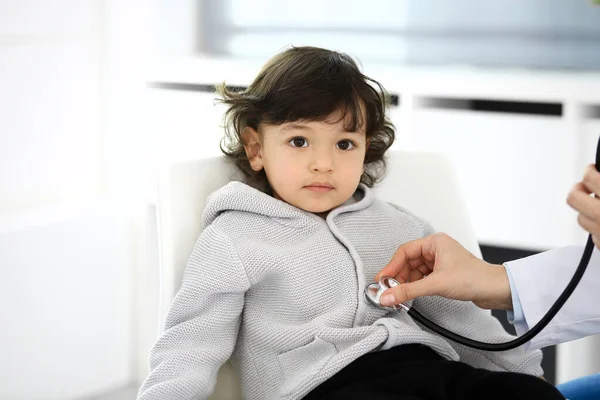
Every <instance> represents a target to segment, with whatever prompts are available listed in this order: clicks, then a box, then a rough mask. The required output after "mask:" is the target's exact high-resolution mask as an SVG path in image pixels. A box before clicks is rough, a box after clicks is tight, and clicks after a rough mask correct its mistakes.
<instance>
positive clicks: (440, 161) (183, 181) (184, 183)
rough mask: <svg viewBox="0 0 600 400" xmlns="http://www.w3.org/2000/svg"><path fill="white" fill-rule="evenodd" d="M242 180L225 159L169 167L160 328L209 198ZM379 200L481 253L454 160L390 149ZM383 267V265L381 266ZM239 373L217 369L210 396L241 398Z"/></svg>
mask: <svg viewBox="0 0 600 400" xmlns="http://www.w3.org/2000/svg"><path fill="white" fill-rule="evenodd" d="M236 178H239V173H237V171H235V169H234V167H233V165H231V164H229V163H227V162H226V161H225V159H224V158H222V157H214V158H208V159H201V160H194V161H187V162H183V163H178V164H174V165H171V166H170V167H169V168H168V170H166V171H165V172H164V174H162V175H161V177H160V179H159V185H158V234H159V256H160V310H159V324H160V329H159V330H162V327H163V323H164V320H165V316H166V313H167V311H168V309H169V305H170V302H171V299H172V298H173V297H174V295H175V294H176V292H177V290H178V289H179V285H180V283H181V278H182V276H183V271H184V269H185V265H186V263H187V259H188V257H189V255H190V253H191V251H192V247H193V246H194V243H195V241H196V239H197V237H198V235H199V234H200V220H201V216H202V211H203V209H204V205H205V201H206V198H207V196H208V195H209V194H210V193H212V192H213V191H215V190H217V189H218V188H220V187H221V186H223V185H225V184H226V183H227V182H229V181H230V180H232V179H236ZM376 191H377V194H378V196H379V198H381V199H383V200H385V201H389V202H392V203H394V204H397V205H400V206H403V207H406V208H407V209H409V210H411V211H412V212H414V213H415V214H417V215H419V216H421V217H423V218H424V219H425V220H427V221H429V222H430V223H431V224H432V225H433V227H434V228H435V229H436V231H438V232H446V233H448V234H449V235H450V236H452V237H454V238H455V239H456V240H458V241H459V242H460V243H461V244H462V245H463V246H465V247H466V248H467V249H468V250H469V251H471V252H472V253H473V254H475V255H477V256H478V257H481V253H480V250H479V246H478V244H477V240H476V238H475V235H474V232H473V229H472V228H471V224H470V220H469V216H468V214H467V210H466V206H465V202H464V200H463V197H462V194H461V190H460V187H459V181H458V177H457V175H456V173H455V170H454V167H453V165H452V163H451V162H450V160H449V159H448V158H446V157H445V156H443V155H440V154H436V153H425V152H404V151H390V152H389V157H388V173H387V176H386V177H385V179H384V180H383V182H382V183H381V184H380V185H378V187H377V188H376ZM382 268H383V265H382ZM241 398H242V394H241V390H240V385H239V378H238V376H237V373H236V372H235V370H234V369H233V367H232V366H231V363H230V362H227V363H226V364H225V365H224V366H223V367H222V368H221V369H220V371H219V374H218V377H217V385H216V387H215V391H214V393H213V395H212V396H211V399H218V400H233V399H241Z"/></svg>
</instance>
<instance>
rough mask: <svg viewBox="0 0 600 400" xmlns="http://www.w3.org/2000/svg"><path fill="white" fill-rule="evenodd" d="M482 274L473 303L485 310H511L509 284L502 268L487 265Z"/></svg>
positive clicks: (500, 266) (501, 266)
mask: <svg viewBox="0 0 600 400" xmlns="http://www.w3.org/2000/svg"><path fill="white" fill-rule="evenodd" d="M482 272H483V274H482V276H481V282H480V285H478V286H479V290H477V295H476V297H475V299H473V303H475V305H477V306H478V307H480V308H483V309H486V310H512V308H513V305H512V296H511V292H510V282H509V280H508V275H507V274H506V269H505V268H504V266H503V265H496V264H489V265H488V267H486V268H485V271H482Z"/></svg>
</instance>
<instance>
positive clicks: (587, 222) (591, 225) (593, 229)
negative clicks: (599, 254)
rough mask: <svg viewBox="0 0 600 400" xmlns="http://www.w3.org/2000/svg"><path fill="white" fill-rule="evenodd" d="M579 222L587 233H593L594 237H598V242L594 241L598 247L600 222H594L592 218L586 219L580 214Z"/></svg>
mask: <svg viewBox="0 0 600 400" xmlns="http://www.w3.org/2000/svg"><path fill="white" fill-rule="evenodd" d="M577 222H578V223H579V225H580V226H581V227H582V228H583V229H585V230H586V231H588V232H589V233H591V234H592V236H595V237H596V240H594V243H595V244H596V245H598V243H597V242H598V239H597V238H598V237H599V236H600V220H593V219H591V218H588V217H586V216H585V215H583V214H579V215H578V216H577Z"/></svg>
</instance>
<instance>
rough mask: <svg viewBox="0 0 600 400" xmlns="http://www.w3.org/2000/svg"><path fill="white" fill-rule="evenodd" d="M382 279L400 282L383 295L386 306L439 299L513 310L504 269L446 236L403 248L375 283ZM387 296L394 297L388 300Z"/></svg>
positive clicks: (414, 243) (415, 242)
mask: <svg viewBox="0 0 600 400" xmlns="http://www.w3.org/2000/svg"><path fill="white" fill-rule="evenodd" d="M382 276H391V277H392V278H395V279H396V280H397V281H398V282H400V285H398V286H396V287H394V288H391V289H388V290H386V291H385V292H384V293H383V294H382V297H381V300H380V301H381V304H382V305H384V306H386V305H392V304H399V303H403V302H405V301H408V300H412V299H414V298H416V297H421V296H433V295H438V296H443V297H446V298H449V299H454V300H467V301H472V302H473V303H475V304H476V305H477V306H479V307H481V308H486V309H499V310H500V309H502V310H510V309H512V298H511V293H510V284H509V282H508V276H507V274H506V270H505V269H504V266H502V265H494V264H489V263H487V262H485V261H483V260H481V259H479V258H477V257H476V256H474V255H473V254H471V253H470V252H469V251H468V250H466V249H465V248H464V247H463V246H461V245H460V243H458V242H457V241H456V240H454V239H452V238H451V237H450V236H448V235H446V234H444V233H436V234H433V235H431V236H427V237H424V238H421V239H417V240H414V241H412V242H408V243H405V244H403V245H402V246H400V247H399V248H398V250H397V251H396V253H395V254H394V256H393V257H392V260H391V261H390V262H389V263H388V265H386V266H385V267H384V268H383V269H382V270H381V271H380V272H379V273H378V274H377V275H376V276H375V281H379V278H380V277H382ZM406 282H408V283H406ZM388 294H389V295H392V296H393V297H392V298H390V299H386V298H385V296H387V295H388Z"/></svg>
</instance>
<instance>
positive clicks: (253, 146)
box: [242, 126, 263, 172]
mask: <svg viewBox="0 0 600 400" xmlns="http://www.w3.org/2000/svg"><path fill="white" fill-rule="evenodd" d="M242 140H243V141H244V150H245V151H246V156H247V157H248V161H249V162H250V167H251V168H252V169H253V170H254V171H257V172H258V171H260V170H261V169H263V158H262V151H261V145H260V135H259V133H258V132H257V131H256V129H254V128H251V127H249V126H247V127H245V128H244V130H243V131H242Z"/></svg>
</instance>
